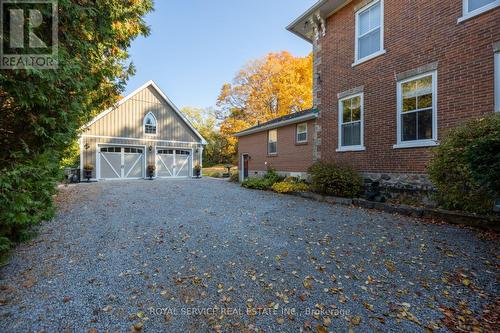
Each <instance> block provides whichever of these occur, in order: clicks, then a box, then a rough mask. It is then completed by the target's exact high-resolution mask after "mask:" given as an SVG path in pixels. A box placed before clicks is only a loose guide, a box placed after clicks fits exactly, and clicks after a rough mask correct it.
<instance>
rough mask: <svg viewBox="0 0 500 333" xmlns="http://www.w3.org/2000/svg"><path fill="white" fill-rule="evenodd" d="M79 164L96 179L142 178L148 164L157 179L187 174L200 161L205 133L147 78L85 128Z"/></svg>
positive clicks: (187, 175)
mask: <svg viewBox="0 0 500 333" xmlns="http://www.w3.org/2000/svg"><path fill="white" fill-rule="evenodd" d="M79 143H80V169H83V166H84V165H91V166H93V170H92V178H93V179H94V180H120V179H143V178H146V176H147V172H146V170H147V168H148V166H154V167H155V177H158V178H189V177H192V176H193V167H194V166H195V165H196V164H199V165H200V166H201V165H202V153H203V146H204V145H205V144H206V142H205V140H204V139H203V137H202V136H201V135H200V134H199V133H198V131H197V130H196V129H195V128H194V127H193V126H192V124H191V123H190V122H189V120H188V119H187V118H186V117H185V116H184V115H183V114H182V113H181V112H180V110H179V109H178V108H177V107H176V106H175V105H174V104H173V103H172V102H171V101H170V100H169V99H168V97H167V96H166V95H165V94H164V93H163V92H162V91H161V90H160V89H159V88H158V86H157V85H156V84H155V83H154V82H153V81H149V82H147V83H146V84H145V85H143V86H142V87H140V88H139V89H137V90H136V91H134V92H133V93H131V94H130V95H128V96H127V97H125V98H123V99H122V100H120V101H119V102H118V103H117V105H116V106H114V107H113V108H110V109H108V110H106V111H104V112H102V113H101V114H99V115H98V116H97V117H95V118H94V119H93V120H92V121H91V122H89V123H88V124H87V125H85V126H84V127H83V128H82V134H81V136H80V141H79Z"/></svg>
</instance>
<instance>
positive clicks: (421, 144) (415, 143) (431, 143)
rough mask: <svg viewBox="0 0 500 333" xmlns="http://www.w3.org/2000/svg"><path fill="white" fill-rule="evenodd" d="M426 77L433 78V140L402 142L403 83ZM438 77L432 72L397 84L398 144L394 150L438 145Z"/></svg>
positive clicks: (435, 72)
mask: <svg viewBox="0 0 500 333" xmlns="http://www.w3.org/2000/svg"><path fill="white" fill-rule="evenodd" d="M426 76H431V77H432V138H431V139H426V140H412V141H402V140H401V130H402V124H401V115H402V102H403V96H402V91H401V87H402V85H403V83H406V82H411V81H415V80H418V79H421V78H423V77H426ZM437 80H438V76H437V71H436V70H434V71H430V72H427V73H424V74H420V75H417V76H413V77H410V78H407V79H404V80H401V81H398V82H397V88H396V94H397V112H396V114H397V115H396V117H397V118H396V124H397V135H396V137H397V144H395V145H394V146H393V148H395V149H397V148H414V147H431V146H436V145H438V144H439V143H438V141H437V138H438V126H437V113H438V109H437V105H438V103H437V100H438V88H437V87H438V81H437Z"/></svg>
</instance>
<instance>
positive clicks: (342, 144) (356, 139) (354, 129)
mask: <svg viewBox="0 0 500 333" xmlns="http://www.w3.org/2000/svg"><path fill="white" fill-rule="evenodd" d="M363 122H364V115H363V93H360V94H356V95H351V96H348V97H344V98H342V99H340V100H339V144H338V149H337V151H338V152H341V151H357V150H365V147H364V139H363V136H364V129H363Z"/></svg>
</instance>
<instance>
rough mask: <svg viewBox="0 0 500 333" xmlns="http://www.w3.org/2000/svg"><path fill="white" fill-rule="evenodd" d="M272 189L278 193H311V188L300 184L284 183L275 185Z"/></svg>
mask: <svg viewBox="0 0 500 333" xmlns="http://www.w3.org/2000/svg"><path fill="white" fill-rule="evenodd" d="M272 189H273V191H275V192H278V193H291V192H307V191H309V186H308V185H307V184H305V183H300V182H289V181H283V182H278V183H274V184H273V186H272Z"/></svg>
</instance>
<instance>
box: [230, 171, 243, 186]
mask: <svg viewBox="0 0 500 333" xmlns="http://www.w3.org/2000/svg"><path fill="white" fill-rule="evenodd" d="M229 181H230V182H233V183H237V182H239V181H240V173H239V172H238V171H234V172H233V173H231V177H229Z"/></svg>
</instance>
